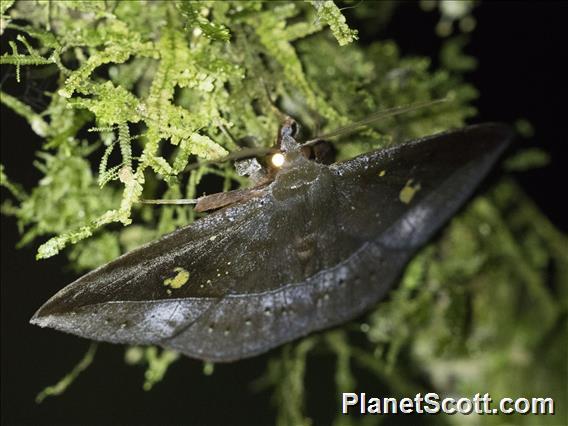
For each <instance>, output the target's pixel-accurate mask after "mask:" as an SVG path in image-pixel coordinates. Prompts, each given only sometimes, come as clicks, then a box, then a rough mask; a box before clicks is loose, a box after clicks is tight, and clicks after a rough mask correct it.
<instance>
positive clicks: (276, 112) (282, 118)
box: [260, 77, 288, 121]
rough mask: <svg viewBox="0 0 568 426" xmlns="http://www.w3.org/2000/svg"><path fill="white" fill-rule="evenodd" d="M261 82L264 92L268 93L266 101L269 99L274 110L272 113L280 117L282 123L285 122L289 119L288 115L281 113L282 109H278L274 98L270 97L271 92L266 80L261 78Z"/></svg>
mask: <svg viewBox="0 0 568 426" xmlns="http://www.w3.org/2000/svg"><path fill="white" fill-rule="evenodd" d="M260 82H261V83H262V86H263V87H264V91H265V92H266V99H268V104H269V105H270V107H271V108H272V111H273V112H274V113H275V114H276V115H277V116H278V118H279V120H280V121H284V120H285V119H286V118H288V115H287V114H285V113H283V112H282V111H280V108H278V106H276V102H275V101H273V100H272V97H271V96H270V91H269V90H268V85H267V84H266V82H265V81H264V79H263V78H262V77H260Z"/></svg>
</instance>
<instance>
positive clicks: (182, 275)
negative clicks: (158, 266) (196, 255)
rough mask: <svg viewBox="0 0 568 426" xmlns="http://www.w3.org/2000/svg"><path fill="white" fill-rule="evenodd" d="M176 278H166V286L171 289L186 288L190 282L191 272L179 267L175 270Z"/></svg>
mask: <svg viewBox="0 0 568 426" xmlns="http://www.w3.org/2000/svg"><path fill="white" fill-rule="evenodd" d="M174 272H176V273H177V274H176V276H175V277H172V278H166V279H165V280H164V285H165V286H166V287H171V288H180V287H182V286H184V285H185V284H186V283H187V282H188V281H189V272H188V271H186V270H185V269H183V268H180V267H179V266H178V267H176V268H174Z"/></svg>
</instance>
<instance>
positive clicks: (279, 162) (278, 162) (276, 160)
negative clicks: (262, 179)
mask: <svg viewBox="0 0 568 426" xmlns="http://www.w3.org/2000/svg"><path fill="white" fill-rule="evenodd" d="M285 160H286V159H285V158H284V155H282V154H280V153H277V154H274V155H273V156H272V159H271V161H272V165H273V166H274V167H278V168H280V167H282V166H283V165H284V161H285Z"/></svg>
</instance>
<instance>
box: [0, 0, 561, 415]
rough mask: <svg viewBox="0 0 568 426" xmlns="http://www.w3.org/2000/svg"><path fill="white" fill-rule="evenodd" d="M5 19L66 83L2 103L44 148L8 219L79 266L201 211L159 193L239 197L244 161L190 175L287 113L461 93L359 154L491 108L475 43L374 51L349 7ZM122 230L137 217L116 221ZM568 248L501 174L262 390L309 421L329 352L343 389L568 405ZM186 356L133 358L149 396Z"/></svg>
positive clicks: (184, 8)
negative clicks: (33, 102) (32, 181)
mask: <svg viewBox="0 0 568 426" xmlns="http://www.w3.org/2000/svg"><path fill="white" fill-rule="evenodd" d="M423 3H424V5H425V7H429V6H430V7H436V6H437V7H438V9H439V10H440V11H441V13H442V18H441V21H440V22H441V23H440V24H439V28H438V31H439V32H440V33H443V35H445V36H448V35H449V34H450V33H451V26H452V25H453V23H454V22H458V23H459V26H460V28H461V27H466V28H465V29H464V28H462V30H464V31H465V30H467V29H469V30H471V29H473V28H472V23H471V19H472V18H471V16H470V12H471V8H472V5H473V3H472V2H467V3H463V4H461V5H458V4H457V2H423ZM451 3H453V4H451ZM456 6H457V7H458V8H457V9H456V8H455V7H456ZM395 7H396V3H388V2H383V3H376V4H375V3H370V2H369V3H362V4H360V5H355V7H354V8H353V13H354V15H356V16H360V17H362V18H364V19H366V20H368V22H371V21H369V20H372V22H371V23H372V25H376V22H379V23H380V24H381V25H384V24H385V23H386V21H387V20H388V17H389V16H390V14H391V13H392V10H393V8H395ZM452 7H454V8H453V9H452ZM0 12H1V14H2V15H3V16H2V29H3V30H4V29H6V31H7V32H6V33H5V34H4V35H3V37H13V38H14V39H11V40H10V41H9V42H10V46H11V51H12V53H7V54H5V55H4V56H2V57H0V63H2V64H5V65H14V66H15V67H16V75H17V79H18V80H19V79H20V76H19V69H20V67H22V66H41V67H45V68H46V69H50V70H53V71H55V72H56V73H57V76H58V79H57V82H56V87H55V88H54V89H53V90H52V91H51V92H50V93H49V99H50V101H49V105H47V107H46V108H45V109H44V110H42V111H36V110H35V109H33V108H32V107H31V106H30V105H27V104H26V99H18V98H16V97H15V96H13V95H9V94H7V93H2V94H1V95H2V96H1V101H2V103H3V104H4V105H5V106H7V107H9V108H11V109H12V110H13V111H15V112H16V113H17V114H19V115H21V116H22V117H24V119H25V120H27V122H28V123H29V124H30V126H31V127H32V129H33V130H34V131H35V132H36V133H37V134H38V135H40V136H41V137H42V138H43V140H44V143H43V145H42V147H41V149H40V151H39V152H38V153H37V160H36V161H35V162H34V166H35V167H36V168H37V169H38V170H39V171H40V172H41V174H42V178H41V180H40V181H39V182H38V184H37V186H35V187H33V188H31V189H30V190H29V191H28V192H26V191H24V190H23V189H22V188H21V187H20V186H19V185H17V184H16V183H13V182H11V181H10V180H9V179H8V177H7V175H8V174H9V171H7V170H5V169H4V168H0V185H2V186H3V187H5V188H7V190H8V191H9V192H10V193H11V194H12V195H13V198H14V201H7V202H5V203H4V204H3V206H2V211H3V212H4V213H5V214H10V215H13V216H15V217H16V219H17V221H18V226H19V228H20V230H21V232H22V240H21V242H20V244H31V243H34V244H35V243H36V241H37V240H38V239H40V238H41V239H44V238H46V237H50V239H49V240H48V241H47V242H45V243H44V244H42V245H41V246H40V247H39V249H38V258H46V257H49V256H53V255H55V254H56V253H58V252H59V251H61V250H63V249H64V248H66V247H67V250H66V252H65V253H66V254H67V256H68V257H69V260H70V263H71V265H72V266H73V267H74V268H75V269H77V270H88V269H92V268H94V267H96V266H98V265H100V264H103V263H105V262H107V261H109V260H111V259H113V258H115V257H116V256H118V255H119V254H120V253H123V252H125V251H128V250H131V249H133V248H134V247H136V246H138V245H140V244H142V243H145V242H147V241H150V240H152V239H154V238H156V237H158V236H159V235H161V234H163V233H166V232H170V231H172V230H173V229H175V228H176V227H179V226H182V225H185V224H187V223H190V222H191V221H192V220H194V219H195V212H193V211H192V210H191V209H187V208H186V207H180V206H176V207H174V206H165V207H159V208H158V207H150V206H148V205H143V204H140V203H139V201H140V199H141V197H142V196H144V198H182V197H186V198H194V197H195V196H196V195H201V194H197V191H198V185H199V184H200V182H201V180H202V179H203V178H204V177H205V176H207V175H217V176H221V177H223V182H224V183H223V188H219V189H220V190H221V189H223V190H227V189H229V188H230V187H231V186H238V185H243V184H246V183H247V182H246V181H245V180H244V179H243V178H241V177H239V176H237V175H236V173H235V171H234V170H233V168H232V166H231V165H230V164H229V165H225V166H221V165H201V166H199V167H197V168H194V169H192V170H191V171H190V172H189V173H187V166H188V165H190V164H194V163H195V162H196V161H199V160H211V159H215V158H219V157H222V156H224V155H226V154H227V153H229V152H234V151H236V150H237V149H238V148H239V146H241V145H243V144H244V143H245V142H246V143H249V144H251V145H252V146H256V147H267V146H270V145H272V144H273V142H274V138H275V135H276V130H277V128H278V126H279V124H280V123H281V121H282V117H283V114H284V113H285V114H290V115H292V116H294V117H295V118H297V119H298V120H299V121H300V122H301V123H302V124H304V126H305V129H306V133H310V130H311V133H312V134H313V133H316V132H319V133H326V132H329V131H332V130H334V129H335V128H337V127H338V126H339V125H347V124H349V123H351V122H354V121H357V120H361V119H363V118H364V117H366V116H368V115H369V114H372V113H375V112H377V111H378V110H383V109H387V108H391V107H397V106H401V105H409V104H413V103H417V102H423V101H429V100H433V99H440V98H448V99H450V100H449V101H448V102H445V103H441V104H436V105H432V106H430V107H428V108H423V109H418V110H416V111H413V112H410V113H408V114H405V115H401V116H397V117H390V118H387V119H385V120H382V121H379V122H377V123H374V124H373V126H372V128H366V129H361V130H360V131H358V132H357V133H355V134H352V135H350V137H349V138H348V139H347V138H345V139H344V140H342V139H341V138H339V139H338V140H337V141H338V143H337V147H338V148H339V151H340V152H339V156H340V158H348V157H350V156H353V155H355V154H357V153H360V152H363V151H366V150H370V149H374V148H378V147H382V146H386V145H388V144H395V143H400V142H402V141H404V140H407V139H409V138H413V137H418V136H424V135H427V134H432V133H435V132H438V131H442V130H446V129H448V128H453V127H460V126H462V125H463V124H464V123H465V120H466V119H467V118H469V117H472V116H474V115H475V109H474V108H473V107H472V106H471V102H472V100H473V99H475V98H476V96H477V92H476V90H475V88H474V87H472V86H471V85H469V84H466V83H464V79H463V73H465V72H467V71H469V70H471V69H473V68H474V67H475V66H476V62H475V59H474V58H472V57H470V56H468V55H466V54H464V52H463V48H464V47H465V46H466V44H467V38H465V37H463V36H462V35H458V36H455V37H449V38H447V39H446V40H445V42H444V48H443V49H442V52H441V58H440V59H441V61H440V63H441V66H440V68H439V69H432V64H431V60H430V58H425V57H408V56H403V55H402V54H401V53H400V51H399V49H398V47H397V45H396V43H395V42H394V41H380V42H374V43H372V44H370V45H368V46H360V45H357V44H356V43H354V41H355V40H356V39H357V31H356V30H354V29H351V28H349V27H348V26H347V24H346V20H345V18H344V16H343V14H342V12H341V10H340V9H338V8H337V6H336V5H335V4H334V3H333V2H330V1H313V2H311V3H306V2H287V3H286V2H266V3H262V2H242V1H225V2H215V1H205V2H199V3H196V2H189V1H178V2H141V1H115V0H107V1H105V2H92V1H65V2H47V1H17V2H15V3H14V4H12V2H4V1H3V2H2V8H1V10H0ZM468 19H469V21H468ZM15 22H18V24H16V23H15ZM325 25H327V26H329V28H330V31H329V30H327V29H326V28H324V26H325ZM448 25H450V28H449V30H448ZM474 26H475V25H473V27H474ZM347 45H348V46H347ZM340 46H343V47H340ZM23 52H25V53H23ZM23 84H26V82H25V81H24V82H23ZM521 124H522V126H521ZM519 126H521V127H523V128H525V129H528V127H527V123H526V122H522V123H520V124H519ZM84 130H88V131H89V137H88V138H87V139H85V138H84V136H82V135H83V134H84V132H83V131H84ZM529 130H530V129H528V130H527V132H526V133H527V134H528V133H530V132H529ZM545 159H546V156H545V154H544V153H542V152H535V151H533V152H529V153H525V154H519V155H518V156H517V157H514V158H512V159H510V160H509V162H508V163H507V164H508V166H509V167H510V168H512V169H515V170H521V169H526V168H527V167H529V166H537V165H542V164H543V163H544V160H545ZM93 170H96V171H97V173H96V174H95V173H94V172H93ZM187 175H189V176H187ZM132 222H135V223H132ZM115 223H120V224H123V225H129V226H127V227H116V226H112V227H111V226H108V225H111V224H115ZM131 223H132V224H131ZM68 246H71V247H68ZM566 247H568V245H567V241H566V238H565V236H564V235H561V234H560V233H559V232H558V231H557V230H556V229H554V227H553V226H552V225H551V224H550V223H549V222H548V221H547V220H546V218H545V217H544V216H543V215H542V214H541V213H540V212H539V211H538V210H537V209H536V207H535V206H534V205H533V204H532V203H531V201H530V200H528V199H527V198H526V197H525V196H524V195H523V194H522V192H521V190H520V189H519V188H518V187H517V186H516V184H515V183H514V182H513V181H509V180H504V181H503V182H501V183H499V184H498V185H497V186H495V187H494V188H492V189H491V190H490V191H488V192H487V193H486V194H482V195H480V196H479V197H477V198H476V199H475V200H474V201H473V202H472V203H471V204H470V205H469V207H468V208H467V209H465V211H464V212H463V213H462V214H460V215H459V217H456V218H455V219H454V220H453V221H452V223H451V225H450V226H449V227H447V228H446V230H445V231H444V232H443V234H442V235H441V236H440V237H439V238H438V240H437V241H435V242H433V243H432V244H431V245H430V246H428V247H426V248H424V249H423V250H422V252H421V253H419V254H418V255H417V256H416V258H415V259H414V260H413V261H412V262H411V264H410V265H409V266H408V268H407V270H406V272H405V275H404V277H403V278H402V280H401V283H400V285H399V287H398V288H397V290H395V291H393V292H392V294H391V296H390V298H389V300H388V301H385V302H383V303H381V304H379V305H378V306H377V308H376V309H375V310H374V311H373V312H371V313H369V314H368V315H367V316H366V317H365V318H363V319H362V320H361V321H359V322H353V323H351V324H348V325H346V326H344V327H342V328H341V329H338V330H334V331H329V332H326V333H321V334H319V335H316V336H310V337H308V338H306V339H302V340H300V341H299V342H296V343H294V344H290V345H287V346H286V347H285V348H284V349H283V351H282V355H281V356H280V357H274V358H273V359H272V360H271V362H270V363H269V366H268V369H267V373H266V375H265V377H264V378H263V380H262V381H261V384H264V385H265V386H267V385H269V386H273V387H274V390H275V392H274V401H275V404H276V407H277V409H278V422H279V424H295V425H299V424H307V423H309V419H308V418H307V416H306V410H305V408H306V407H305V396H306V394H307V393H308V392H309V390H310V388H309V384H306V383H305V381H306V380H305V375H306V369H307V360H309V359H310V357H315V356H318V355H316V354H315V352H316V351H315V349H316V348H317V349H318V353H321V352H325V353H327V354H328V355H329V354H332V355H333V356H334V357H336V358H335V359H336V369H335V383H336V392H341V391H342V390H353V389H354V388H356V384H357V380H358V376H357V370H358V369H359V370H363V371H365V372H367V373H368V374H370V375H371V376H372V377H374V378H376V379H377V381H378V382H380V383H383V384H384V385H385V386H386V387H387V389H386V390H385V394H388V395H399V396H401V395H405V394H406V396H408V394H411V393H412V392H418V391H421V390H423V387H424V383H425V382H427V383H428V386H429V388H428V390H429V391H432V390H436V391H438V392H439V393H441V394H444V393H453V394H463V395H467V394H469V393H472V392H473V393H475V392H479V391H481V390H487V391H490V392H491V393H492V396H493V397H494V398H495V397H499V396H504V395H509V396H510V395H515V394H518V393H519V392H520V394H521V395H523V393H522V392H525V394H529V393H530V394H535V393H538V392H542V393H543V394H546V395H548V394H553V395H554V396H555V397H556V398H557V401H566V400H567V396H566V382H565V380H564V379H563V378H565V377H566V374H567V372H566V364H565V360H566V356H567V355H566V348H565V345H563V344H562V343H563V342H565V341H566V337H567V336H566V324H565V321H566V309H567V307H568V303H567V298H568V285H567V282H568V259H567V257H566V256H567V255H566V253H567V252H568V250H566ZM535 324H538V325H539V326H538V327H535ZM499 325H500V326H499ZM177 358H178V357H177V354H175V353H173V352H171V351H162V352H159V351H157V350H156V349H155V348H146V349H143V348H131V349H129V350H128V352H127V354H126V360H127V362H128V363H130V364H143V365H146V366H147V372H146V382H145V384H144V388H145V389H150V388H151V387H152V386H153V385H154V384H155V383H156V382H158V381H160V380H161V379H162V378H163V376H164V374H165V373H166V370H167V368H168V366H169V365H170V364H171V363H172V362H174V361H175V360H176V359H177ZM89 359H90V358H89ZM538 359H542V362H540V361H539V362H537V361H536V360H538ZM89 362H90V361H89ZM81 365H84V363H83V364H81ZM355 367H357V368H355ZM74 371H76V370H74ZM204 371H205V372H206V373H208V374H210V373H212V371H213V367H212V365H206V366H205V367H204ZM77 374H78V373H72V377H73V378H74V377H75V376H76V375H77ZM330 374H332V372H330ZM71 380H72V379H71ZM69 382H70V380H66V381H64V384H63V385H56V387H55V388H53V389H49V388H48V389H49V390H46V391H45V392H44V393H43V394H42V395H47V394H55V393H58V392H60V391H62V390H63V389H64V388H65V387H66V386H67V384H68V383H69ZM54 389H55V390H54ZM559 405H560V404H559ZM560 415H562V414H560ZM564 415H565V414H564ZM542 419H543V418H542V417H540V418H539V420H542ZM461 420H463V418H457V417H456V418H450V419H447V421H448V422H450V423H451V422H454V423H456V424H459V422H460V421H461ZM485 420H487V421H488V422H491V423H492V424H502V423H503V421H504V420H503V419H502V418H500V417H498V416H494V417H491V418H489V419H488V418H484V421H485ZM350 421H351V420H349V419H347V418H345V417H343V418H338V420H337V423H338V424H346V423H347V422H350ZM529 421H530V419H529V418H528V417H526V418H516V417H515V422H518V423H527V422H529ZM543 421H552V420H550V419H549V418H546V419H544V420H543Z"/></svg>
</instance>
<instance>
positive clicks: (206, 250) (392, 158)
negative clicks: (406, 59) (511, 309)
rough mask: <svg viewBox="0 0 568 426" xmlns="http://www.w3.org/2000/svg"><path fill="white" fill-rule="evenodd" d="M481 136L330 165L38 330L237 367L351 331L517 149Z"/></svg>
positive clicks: (74, 303) (83, 299)
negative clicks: (288, 346)
mask: <svg viewBox="0 0 568 426" xmlns="http://www.w3.org/2000/svg"><path fill="white" fill-rule="evenodd" d="M511 137H512V135H511V132H510V131H509V129H508V128H507V127H504V126H501V125H495V124H485V125H480V126H471V127H467V128H465V129H462V130H458V131H454V132H447V133H442V134H439V135H435V136H432V137H428V138H424V139H421V140H417V141H413V142H410V143H407V144H403V145H399V146H397V147H394V148H390V149H387V150H382V151H375V152H372V153H369V154H365V155H362V156H360V157H357V158H355V159H353V160H350V161H347V162H344V163H339V164H335V165H332V166H325V165H321V164H317V163H314V162H310V161H308V160H306V159H304V158H303V157H301V156H299V157H298V159H297V160H296V162H295V164H293V165H292V167H290V168H289V169H287V170H283V171H281V172H280V173H279V174H278V176H277V178H276V180H275V181H274V182H273V183H272V184H271V185H270V186H268V187H267V188H266V193H265V194H264V195H263V196H261V197H259V198H255V199H251V200H248V201H245V202H243V203H241V204H238V205H235V206H232V207H229V208H226V209H224V210H221V211H218V212H215V213H213V214H211V215H209V216H207V217H206V218H203V219H200V220H199V221H197V222H195V223H194V224H193V225H190V226H188V227H186V228H183V229H180V230H178V231H176V232H174V233H172V234H169V235H167V236H165V237H164V238H162V239H160V240H158V241H155V242H152V243H150V244H148V245H146V246H145V247H142V248H140V249H138V250H135V251H133V252H131V253H128V254H126V255H124V256H122V257H120V258H118V259H117V260H115V261H113V262H111V263H109V264H107V265H105V266H103V267H101V268H99V269H97V270H95V271H93V272H91V273H89V274H87V275H85V276H83V277H81V278H80V279H79V280H77V281H75V282H74V283H73V284H71V285H69V286H68V287H66V288H64V289H63V290H61V291H60V292H59V293H57V294H56V295H55V296H54V297H53V298H52V299H51V300H49V301H48V302H47V303H46V304H45V305H44V306H43V307H42V308H40V310H39V311H38V312H37V313H36V315H35V316H34V317H33V318H32V322H33V323H35V324H38V325H40V326H49V327H53V328H56V329H59V330H63V331H67V332H70V333H74V334H77V335H80V336H84V337H88V338H91V339H95V340H105V341H111V342H122V343H136V344H158V345H162V346H164V347H170V348H174V349H176V350H179V351H180V352H182V353H184V354H186V355H188V356H191V357H196V358H200V359H205V360H212V361H231V360H236V359H241V358H245V357H249V356H253V355H255V354H259V353H261V352H265V351H267V350H269V349H271V348H273V347H275V346H277V345H279V344H281V343H284V342H287V341H290V340H293V339H295V338H297V337H299V336H302V335H305V334H308V333H310V332H312V331H314V330H319V329H323V328H326V327H330V326H332V325H336V324H340V323H342V322H344V321H347V320H349V319H351V318H353V317H355V316H357V315H359V314H360V313H362V312H363V311H364V310H366V309H367V308H369V307H370V306H372V305H373V304H375V303H376V302H377V300H379V299H380V298H381V297H382V296H383V295H384V294H385V293H386V292H387V291H388V289H389V288H390V287H391V286H392V284H393V283H394V282H395V280H396V279H397V277H398V275H399V274H400V272H401V270H402V268H403V267H404V265H405V263H406V262H407V261H408V259H409V257H410V256H411V255H412V253H413V252H414V251H415V250H416V249H417V248H418V247H419V246H421V245H422V244H423V243H425V242H426V241H427V239H428V238H429V237H430V236H431V235H432V234H433V233H434V232H435V231H436V230H437V229H438V228H439V227H440V226H441V225H442V224H443V223H444V222H445V221H446V220H447V219H448V218H449V217H450V216H451V215H453V214H454V212H455V211H456V210H457V208H458V207H459V206H460V205H461V204H462V203H463V202H464V201H465V200H466V199H467V198H468V196H469V195H470V194H471V192H472V191H473V189H474V188H475V186H476V185H477V184H478V182H479V181H480V180H481V179H482V178H483V176H485V174H486V173H487V171H488V170H489V168H490V167H491V165H492V164H493V163H494V162H495V160H496V158H497V157H498V155H499V153H500V152H501V151H502V150H503V149H504V147H505V146H506V144H507V143H508V141H509V140H510V139H511Z"/></svg>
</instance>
